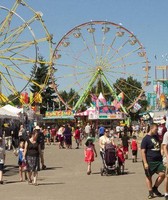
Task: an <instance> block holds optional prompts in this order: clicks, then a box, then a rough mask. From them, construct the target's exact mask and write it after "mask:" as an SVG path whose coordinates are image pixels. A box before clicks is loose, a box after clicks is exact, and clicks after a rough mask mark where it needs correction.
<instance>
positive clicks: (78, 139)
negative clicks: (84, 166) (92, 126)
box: [74, 127, 81, 149]
mask: <svg viewBox="0 0 168 200" xmlns="http://www.w3.org/2000/svg"><path fill="white" fill-rule="evenodd" d="M80 134H81V132H80V130H79V127H77V128H76V130H75V133H74V138H75V141H76V145H77V147H76V149H79V144H80Z"/></svg>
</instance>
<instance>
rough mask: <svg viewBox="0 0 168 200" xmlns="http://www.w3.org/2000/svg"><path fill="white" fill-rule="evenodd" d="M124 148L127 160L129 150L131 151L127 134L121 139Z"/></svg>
mask: <svg viewBox="0 0 168 200" xmlns="http://www.w3.org/2000/svg"><path fill="white" fill-rule="evenodd" d="M121 141H122V146H123V152H124V157H125V159H128V150H129V143H130V141H129V137H128V135H127V132H124V135H123V136H122V137H121Z"/></svg>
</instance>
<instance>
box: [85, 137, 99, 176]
mask: <svg viewBox="0 0 168 200" xmlns="http://www.w3.org/2000/svg"><path fill="white" fill-rule="evenodd" d="M93 140H94V139H93V138H91V137H88V138H87V139H86V143H85V150H84V153H85V162H87V175H90V174H91V163H92V162H93V161H94V154H95V157H97V152H96V149H95V146H94V144H93Z"/></svg>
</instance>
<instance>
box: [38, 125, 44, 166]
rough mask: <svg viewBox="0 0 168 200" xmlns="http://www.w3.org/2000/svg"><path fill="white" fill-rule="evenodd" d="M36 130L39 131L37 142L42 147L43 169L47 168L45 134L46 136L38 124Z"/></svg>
mask: <svg viewBox="0 0 168 200" xmlns="http://www.w3.org/2000/svg"><path fill="white" fill-rule="evenodd" d="M35 130H37V131H38V136H37V142H38V143H39V144H40V147H41V165H42V169H46V165H45V164H44V149H45V136H44V134H43V132H42V131H41V129H40V127H39V126H36V127H35Z"/></svg>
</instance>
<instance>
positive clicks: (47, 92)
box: [30, 57, 58, 114]
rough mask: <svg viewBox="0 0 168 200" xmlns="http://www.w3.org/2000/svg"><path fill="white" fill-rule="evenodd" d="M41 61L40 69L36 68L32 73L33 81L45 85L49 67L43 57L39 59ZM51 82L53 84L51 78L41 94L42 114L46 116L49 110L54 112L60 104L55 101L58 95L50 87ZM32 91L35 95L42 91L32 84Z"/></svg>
mask: <svg viewBox="0 0 168 200" xmlns="http://www.w3.org/2000/svg"><path fill="white" fill-rule="evenodd" d="M39 61H41V62H40V65H39V66H38V67H36V66H34V67H33V69H32V72H31V73H32V76H33V79H32V80H33V81H34V82H35V83H38V84H39V85H42V84H44V81H45V79H46V75H47V73H48V68H49V66H47V65H45V63H44V58H43V57H39ZM51 82H52V81H51V78H49V80H48V83H47V85H46V87H45V89H44V90H43V91H42V92H41V97H42V103H41V104H40V113H41V114H45V112H46V111H47V110H54V109H55V107H57V105H58V103H56V102H55V101H54V100H55V98H56V97H57V95H56V94H55V90H54V89H53V88H52V87H50V84H51ZM30 90H31V92H32V93H33V94H34V95H35V94H36V93H38V92H39V91H40V87H39V86H38V85H37V84H32V85H31V89H30Z"/></svg>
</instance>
